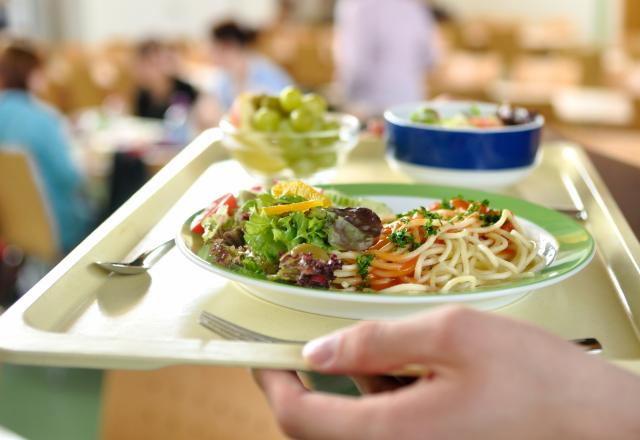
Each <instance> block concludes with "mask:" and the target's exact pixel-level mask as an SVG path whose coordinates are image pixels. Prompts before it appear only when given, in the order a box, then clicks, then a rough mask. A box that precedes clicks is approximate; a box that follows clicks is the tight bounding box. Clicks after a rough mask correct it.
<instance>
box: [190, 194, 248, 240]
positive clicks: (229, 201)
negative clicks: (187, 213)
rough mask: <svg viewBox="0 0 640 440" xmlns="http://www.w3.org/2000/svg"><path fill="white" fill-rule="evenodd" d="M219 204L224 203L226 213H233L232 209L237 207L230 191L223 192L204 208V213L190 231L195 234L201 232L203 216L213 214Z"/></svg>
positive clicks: (202, 231)
mask: <svg viewBox="0 0 640 440" xmlns="http://www.w3.org/2000/svg"><path fill="white" fill-rule="evenodd" d="M220 205H226V206H227V207H228V208H227V214H229V215H233V213H234V211H235V210H236V208H237V207H238V201H237V200H236V198H235V197H234V196H233V194H231V193H228V194H225V195H223V196H222V197H220V198H218V199H216V200H214V201H213V202H211V204H210V205H209V207H208V208H207V209H205V211H204V214H203V215H202V216H201V217H200V219H199V220H198V221H197V222H196V224H195V225H194V226H193V227H192V228H191V232H193V233H195V234H203V233H204V226H202V221H203V220H204V219H205V218H207V217H210V216H211V215H213V214H214V213H215V212H216V211H217V210H218V208H219V207H220Z"/></svg>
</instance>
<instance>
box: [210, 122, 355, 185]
mask: <svg viewBox="0 0 640 440" xmlns="http://www.w3.org/2000/svg"><path fill="white" fill-rule="evenodd" d="M325 120H326V122H329V123H332V124H333V125H334V126H335V127H336V128H335V129H330V130H323V131H308V132H301V133H298V132H262V131H257V130H242V129H238V128H237V127H236V126H234V125H233V124H231V122H229V119H228V118H226V117H225V118H223V119H222V120H221V121H220V128H221V129H222V131H223V133H224V137H223V140H222V145H223V146H224V148H225V149H226V150H227V151H228V152H229V154H230V155H231V157H233V158H234V159H236V160H237V161H238V162H240V164H241V165H242V166H243V167H244V168H245V170H247V172H248V173H249V174H251V175H252V176H254V177H256V178H258V179H260V180H262V181H263V182H270V181H273V180H274V179H277V180H287V179H304V180H305V181H307V182H309V183H313V184H316V183H326V182H329V181H330V180H331V179H332V178H333V177H334V176H335V174H336V171H337V169H338V167H339V166H340V165H341V164H342V163H344V161H345V160H346V158H347V155H348V154H349V152H350V151H351V150H352V149H353V147H355V146H356V144H357V143H358V136H359V131H360V122H359V121H358V119H357V118H356V117H355V116H352V115H348V114H343V113H327V114H326V115H325Z"/></svg>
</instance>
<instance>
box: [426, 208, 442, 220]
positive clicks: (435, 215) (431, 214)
mask: <svg viewBox="0 0 640 440" xmlns="http://www.w3.org/2000/svg"><path fill="white" fill-rule="evenodd" d="M424 218H428V219H431V220H440V219H442V216H441V215H440V214H438V213H437V212H431V211H427V210H425V212H424Z"/></svg>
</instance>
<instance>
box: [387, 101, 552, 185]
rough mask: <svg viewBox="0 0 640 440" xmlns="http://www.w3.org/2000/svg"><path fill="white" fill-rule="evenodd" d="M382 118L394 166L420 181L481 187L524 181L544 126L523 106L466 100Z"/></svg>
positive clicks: (408, 108)
mask: <svg viewBox="0 0 640 440" xmlns="http://www.w3.org/2000/svg"><path fill="white" fill-rule="evenodd" d="M384 118H385V123H386V136H387V159H388V161H389V163H390V164H391V166H392V167H393V168H395V169H397V170H400V171H401V172H403V173H405V174H407V175H409V176H410V177H412V178H414V179H415V180H418V181H425V182H432V183H438V184H443V185H458V186H460V185H462V186H468V187H480V188H496V187H504V186H509V185H512V184H514V183H516V182H518V181H520V180H522V179H523V178H525V177H526V176H527V175H528V174H529V173H530V172H531V171H532V170H533V168H534V167H535V165H536V162H537V158H538V155H539V146H540V136H541V133H542V127H543V126H544V118H543V117H542V116H541V115H538V114H536V113H534V112H530V111H528V110H526V109H524V108H519V107H511V106H508V105H497V104H489V103H473V102H465V101H431V102H423V103H412V104H404V105H400V106H397V107H393V108H391V109H389V110H387V111H386V112H385V114H384Z"/></svg>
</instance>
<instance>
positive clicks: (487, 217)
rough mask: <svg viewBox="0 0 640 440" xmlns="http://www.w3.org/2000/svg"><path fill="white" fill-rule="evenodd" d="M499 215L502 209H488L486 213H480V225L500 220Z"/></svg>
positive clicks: (500, 215)
mask: <svg viewBox="0 0 640 440" xmlns="http://www.w3.org/2000/svg"><path fill="white" fill-rule="evenodd" d="M500 217H502V211H499V210H494V211H489V212H487V213H486V214H480V220H482V226H490V225H492V224H494V223H496V222H497V221H498V220H500Z"/></svg>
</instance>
